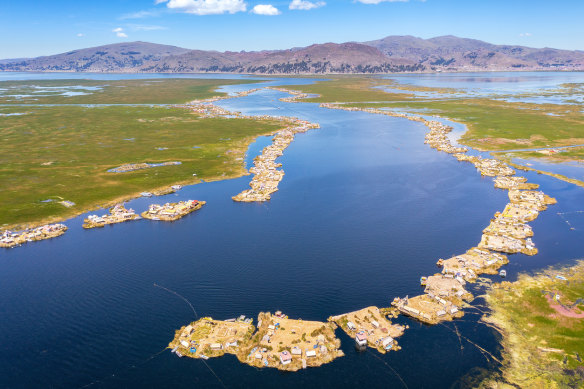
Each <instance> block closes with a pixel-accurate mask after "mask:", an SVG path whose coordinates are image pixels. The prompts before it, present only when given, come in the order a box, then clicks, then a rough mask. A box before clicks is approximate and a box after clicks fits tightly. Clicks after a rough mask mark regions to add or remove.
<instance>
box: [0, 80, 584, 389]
mask: <svg viewBox="0 0 584 389" xmlns="http://www.w3.org/2000/svg"><path fill="white" fill-rule="evenodd" d="M245 87H246V88H253V87H255V86H254V85H246V86H245ZM229 88H232V87H228V88H226V89H229ZM233 88H241V86H239V87H233ZM285 96H286V94H284V93H281V92H277V91H273V90H269V91H260V92H258V93H254V94H252V95H249V96H247V97H243V98H236V99H230V100H225V101H222V102H220V103H219V105H221V106H222V107H225V108H227V109H231V110H234V111H241V112H243V113H247V114H253V115H261V114H271V115H286V116H297V117H300V118H302V119H307V120H310V121H313V122H318V123H320V124H321V128H320V129H316V130H311V131H309V132H307V133H305V134H299V135H297V136H296V139H295V141H294V142H293V143H292V144H291V146H290V147H289V148H288V149H286V151H285V152H284V155H283V156H282V157H281V158H280V159H279V160H278V161H279V162H282V164H283V170H284V171H285V172H286V175H285V177H284V179H283V181H282V182H281V184H280V187H279V188H280V190H279V191H278V192H276V193H275V194H274V195H273V196H272V200H271V201H269V202H266V203H261V204H253V203H252V204H245V203H235V202H233V201H232V200H231V196H232V195H235V194H237V193H239V192H240V191H241V190H243V189H246V188H247V187H248V183H249V180H250V178H251V177H250V176H246V177H241V178H237V179H232V180H226V181H220V182H210V183H203V184H199V185H194V186H189V187H185V188H183V189H182V190H180V191H179V192H178V193H176V194H171V195H166V196H161V198H156V197H153V198H149V199H144V198H141V199H136V200H134V201H131V202H130V203H129V204H128V206H130V207H133V208H134V209H136V210H137V211H142V210H144V209H146V207H147V205H148V204H150V203H153V202H154V203H156V202H159V203H160V202H167V201H178V200H185V199H191V198H194V199H200V200H205V201H207V205H206V206H205V207H203V208H202V209H201V210H200V211H197V212H196V213H194V214H191V215H189V216H187V217H185V218H183V219H181V220H179V221H176V222H173V223H164V222H153V221H148V220H140V221H137V222H128V223H125V224H119V225H114V226H109V227H106V228H103V229H95V230H83V229H82V228H81V224H82V219H83V216H81V217H78V218H75V219H72V220H69V221H67V222H66V224H67V225H68V226H69V231H68V232H67V233H66V234H65V235H64V236H62V237H60V238H57V239H53V240H48V241H43V242H38V243H31V244H28V245H25V246H23V247H18V248H16V249H12V250H2V251H0V312H2V320H0V345H1V348H2V353H0V386H2V387H13V388H21V387H22V388H24V387H31V386H41V387H48V386H50V387H57V388H59V387H73V386H74V387H83V386H85V385H90V386H89V387H107V388H109V387H162V386H164V387H171V386H172V387H193V386H197V387H222V385H225V386H227V387H251V386H256V387H265V386H275V385H278V386H279V387H286V388H287V387H295V388H297V387H299V386H307V387H355V386H369V387H395V388H399V387H405V385H407V387H410V388H421V387H427V388H430V387H432V388H449V387H451V386H452V385H453V384H455V383H456V382H457V381H458V380H460V379H461V378H462V377H464V376H465V375H467V374H469V373H476V372H477V369H492V368H496V365H493V364H492V363H491V362H490V361H488V360H487V358H486V357H485V355H483V354H482V353H481V352H480V351H479V350H478V349H477V348H476V347H474V346H473V345H472V344H470V343H469V342H467V341H466V340H464V338H468V339H469V340H471V341H472V342H475V343H477V344H479V345H480V346H481V347H484V348H485V349H487V350H489V351H490V352H492V353H493V354H494V355H498V354H499V351H498V341H497V336H496V335H495V333H494V331H493V330H491V329H490V328H488V327H485V326H483V325H481V324H479V323H477V319H478V318H479V317H480V312H478V311H477V310H472V309H471V310H468V311H467V314H466V316H465V317H464V318H463V319H461V320H459V321H456V322H454V323H447V324H445V325H437V326H434V327H428V326H425V325H421V324H419V323H417V322H415V321H413V320H410V319H408V318H404V317H400V318H399V319H398V321H399V322H401V323H405V324H408V325H409V326H410V329H409V330H407V331H406V333H405V334H404V335H403V336H402V337H401V338H399V339H398V342H399V344H400V345H401V346H402V348H403V349H402V350H401V351H399V352H390V353H389V354H386V355H381V354H377V353H376V352H374V351H371V350H369V351H366V352H362V353H360V352H357V351H356V350H355V349H354V346H353V344H354V343H353V340H352V339H350V338H348V337H347V336H345V335H344V334H343V333H341V331H339V330H337V334H338V336H339V337H340V339H341V341H342V349H343V350H344V352H345V354H346V356H345V357H343V358H339V359H337V360H335V361H334V362H332V363H331V364H328V365H325V366H322V367H320V368H314V369H307V370H303V371H300V372H297V373H282V372H279V371H277V370H273V369H263V370H257V369H255V368H252V367H249V366H246V365H242V364H240V363H239V362H238V361H237V360H236V358H235V357H233V356H225V357H222V358H219V359H211V360H209V361H207V363H208V365H209V366H210V367H211V368H212V370H213V372H214V373H215V374H216V375H217V376H215V375H213V374H212V373H211V371H210V370H209V369H208V368H207V366H206V365H205V364H204V363H202V361H200V360H192V359H188V358H183V359H179V358H178V357H177V356H175V355H174V354H171V353H170V351H164V348H165V347H166V345H167V344H168V342H169V341H170V340H172V338H173V336H174V331H175V330H176V329H178V328H180V326H182V325H185V324H187V323H188V322H190V321H192V320H194V312H193V311H192V310H191V309H190V308H189V306H188V305H187V304H186V303H185V302H184V301H182V300H181V299H180V298H178V297H177V296H175V295H173V294H171V293H168V292H166V291H164V290H162V289H160V288H156V287H154V283H157V284H159V285H162V286H164V287H167V288H170V289H172V290H174V291H176V292H178V293H180V294H181V295H182V296H184V297H185V298H187V299H188V300H189V301H190V302H191V303H192V304H193V306H194V308H195V310H196V314H198V315H200V316H212V317H213V318H216V319H227V318H231V317H236V316H238V315H240V314H244V315H247V316H249V317H253V318H254V319H255V318H256V317H257V313H258V312H260V311H272V312H274V311H276V310H282V311H283V312H285V313H286V314H288V315H289V316H290V317H291V318H303V319H307V320H308V319H310V320H323V321H324V320H326V319H327V317H328V316H330V315H334V314H341V313H344V312H348V311H352V310H356V309H360V308H362V307H365V306H369V305H378V306H388V305H389V303H390V301H391V300H392V299H393V298H394V297H395V296H405V295H410V296H412V295H415V294H418V293H420V292H421V290H422V289H421V287H420V286H419V278H420V276H421V275H430V274H433V273H434V272H435V271H438V268H437V267H436V265H435V263H436V261H437V260H438V258H441V257H449V256H450V255H452V254H458V253H462V252H464V251H466V250H467V249H468V248H470V247H472V246H473V245H476V244H477V243H478V242H479V240H480V237H481V231H482V229H483V228H484V227H485V226H487V225H488V223H489V219H490V218H491V217H492V216H493V214H494V213H495V212H496V211H498V210H502V209H503V207H504V206H505V204H506V203H507V201H508V199H507V192H506V191H503V190H497V189H495V188H494V187H493V182H492V180H491V179H489V178H481V176H480V174H479V173H477V171H476V169H475V168H474V167H473V166H472V165H471V164H468V163H460V162H458V161H457V160H456V159H455V158H453V157H451V156H449V155H447V154H445V153H440V152H437V151H435V150H433V149H431V148H429V147H428V146H427V145H425V144H424V135H425V134H426V131H427V128H426V127H425V126H423V125H422V124H420V123H417V122H411V121H408V120H405V119H400V118H392V117H387V116H382V115H372V114H366V113H361V112H345V111H340V110H328V109H323V108H319V107H318V105H316V104H309V103H297V104H294V103H283V102H280V101H279V100H278V99H279V98H281V97H285ZM269 142H270V140H269V138H267V137H260V138H259V139H258V141H257V142H256V143H254V144H252V145H251V146H250V149H249V152H248V156H247V161H246V162H247V164H248V166H251V160H252V159H253V157H254V156H255V155H257V154H258V153H259V152H261V149H262V147H264V146H266V145H267V144H269ZM526 176H527V177H528V178H529V179H530V181H532V182H536V183H539V184H540V185H541V189H542V190H543V191H544V192H546V193H547V194H549V195H551V196H553V197H556V198H557V199H558V205H555V206H551V207H550V208H549V209H548V211H545V212H543V213H542V214H541V216H540V217H539V219H537V220H536V221H535V222H533V223H531V224H532V225H533V229H534V233H535V236H534V242H535V244H536V245H537V247H538V248H539V250H540V253H539V254H538V255H536V256H535V257H527V256H524V255H512V256H511V257H510V264H509V265H508V266H507V267H506V269H507V272H508V278H509V279H511V280H512V279H513V278H514V277H515V276H516V274H517V272H518V271H525V270H533V269H538V268H541V267H544V266H547V265H549V264H555V263H563V262H569V261H570V260H571V259H573V258H576V257H579V256H580V257H581V256H583V255H582V254H583V250H582V248H583V246H582V243H581V242H582V239H583V238H584V231H582V230H581V229H574V230H571V229H570V228H569V226H568V225H567V224H566V221H565V218H566V217H568V216H565V215H569V214H570V212H575V211H578V210H581V209H584V205H583V204H584V189H583V188H579V187H577V186H574V185H571V184H567V183H565V182H562V181H559V180H556V179H554V178H551V177H547V176H542V175H537V174H534V173H527V174H526ZM558 212H562V213H563V214H562V215H561V216H560V215H558V214H557V213H558ZM574 215H578V213H574ZM496 278H497V279H498V277H496ZM476 302H477V303H479V304H482V303H483V302H482V301H481V300H480V299H479V300H476ZM254 321H255V320H254ZM457 331H459V332H460V335H461V336H462V337H459V336H458V335H457V334H456V332H457ZM217 377H219V378H217ZM404 383H405V385H404Z"/></svg>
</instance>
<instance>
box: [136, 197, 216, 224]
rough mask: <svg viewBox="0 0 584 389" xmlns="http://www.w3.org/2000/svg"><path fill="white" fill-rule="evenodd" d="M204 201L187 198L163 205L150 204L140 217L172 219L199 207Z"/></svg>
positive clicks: (176, 218)
mask: <svg viewBox="0 0 584 389" xmlns="http://www.w3.org/2000/svg"><path fill="white" fill-rule="evenodd" d="M205 204H206V202H205V201H198V200H187V201H179V202H178V203H166V204H164V205H159V204H150V206H149V207H148V210H147V211H145V212H142V217H143V218H145V219H150V220H164V221H174V220H178V219H180V218H181V217H183V216H185V215H187V214H189V213H191V212H193V211H196V210H198V209H200V208H201V207H202V206H203V205H205Z"/></svg>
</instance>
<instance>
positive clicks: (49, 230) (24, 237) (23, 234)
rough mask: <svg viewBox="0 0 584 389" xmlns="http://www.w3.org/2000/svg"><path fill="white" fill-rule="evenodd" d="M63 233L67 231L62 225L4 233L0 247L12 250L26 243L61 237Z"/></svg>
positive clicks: (0, 237)
mask: <svg viewBox="0 0 584 389" xmlns="http://www.w3.org/2000/svg"><path fill="white" fill-rule="evenodd" d="M65 231H67V226H65V225H64V224H46V225H44V226H40V227H36V228H27V229H24V230H22V231H4V232H2V234H1V235H0V247H4V248H12V247H15V246H20V245H22V244H24V243H28V242H35V241H37V240H45V239H51V238H56V237H57V236H61V235H63V234H64V233H65Z"/></svg>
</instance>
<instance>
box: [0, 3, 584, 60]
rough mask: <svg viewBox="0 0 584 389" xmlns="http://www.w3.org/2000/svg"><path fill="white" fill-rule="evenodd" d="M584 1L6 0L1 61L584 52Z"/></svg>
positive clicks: (1, 11)
mask: <svg viewBox="0 0 584 389" xmlns="http://www.w3.org/2000/svg"><path fill="white" fill-rule="evenodd" d="M583 15H584V1H583V0H570V1H568V0H555V1H550V0H546V1H540V0H531V1H527V0H425V1H423V0H409V1H408V0H402V1H398V0H393V1H388V0H334V1H333V0H328V1H327V0H323V1H318V0H311V1H308V0H273V1H270V0H259V1H257V0H116V1H108V0H102V1H86V0H51V1H49V0H42V1H40V0H36V1H34V0H33V1H19V0H3V1H1V2H0V34H1V36H2V44H1V45H0V58H18V57H31V56H39V55H48V54H56V53H61V52H65V51H68V50H73V49H78V48H84V47H91V46H99V45H103V44H109V43H116V42H123V41H137V40H141V41H147V42H154V43H162V44H170V45H175V46H181V47H186V48H191V49H202V50H219V51H225V50H233V51H240V50H247V51H251V50H263V49H285V48H290V47H297V46H307V45H310V44H312V43H324V42H346V41H365V40H373V39H379V38H382V37H385V36H388V35H414V36H418V37H422V38H431V37H434V36H440V35H456V36H460V37H467V38H474V39H481V40H484V41H488V42H491V43H497V44H520V45H525V46H531V47H546V46H547V47H555V48H562V49H578V50H584V23H583V22H582V16H583Z"/></svg>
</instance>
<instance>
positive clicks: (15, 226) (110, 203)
mask: <svg viewBox="0 0 584 389" xmlns="http://www.w3.org/2000/svg"><path fill="white" fill-rule="evenodd" d="M265 88H266V87H264V88H253V89H250V90H247V91H242V92H238V93H237V94H235V95H225V96H213V97H211V98H208V99H203V100H193V101H189V102H187V103H184V104H170V105H171V106H173V107H176V108H184V109H186V110H190V111H191V112H193V109H194V108H195V107H193V105H196V104H203V105H207V104H208V103H213V102H215V101H221V100H227V99H232V98H237V97H243V96H247V95H248V94H250V93H254V92H257V91H259V90H261V89H265ZM195 102H196V103H195ZM210 106H211V107H215V108H219V107H217V106H215V105H213V104H210ZM212 109H213V108H212ZM219 110H221V109H219ZM205 115H207V116H205ZM228 115H234V116H237V117H241V118H247V119H252V120H257V121H262V119H261V118H257V117H253V116H249V117H246V116H244V115H237V114H236V113H232V112H229V113H225V114H223V115H219V116H228ZM201 117H217V116H213V115H210V116H209V115H208V114H203V115H201ZM270 120H275V121H282V120H278V119H277V118H271V119H270ZM282 125H283V127H282V128H279V129H276V130H272V131H269V132H266V133H262V134H258V135H256V136H251V137H247V138H244V139H243V140H242V141H241V143H242V144H243V145H236V147H234V148H232V150H233V149H244V154H245V153H246V152H247V150H248V149H249V146H250V145H251V144H252V143H253V142H255V141H256V140H257V139H258V138H259V137H261V136H271V135H274V134H276V133H277V132H279V131H282V130H284V129H285V127H286V126H285V123H282ZM243 146H245V147H243ZM240 168H241V171H240V172H238V173H232V174H225V173H223V174H221V175H216V176H211V177H208V178H206V179H205V180H204V181H203V180H202V179H200V178H194V179H193V178H189V179H183V180H180V181H175V182H172V183H170V184H166V185H162V186H157V187H152V188H146V189H142V190H140V192H135V193H130V194H127V195H122V196H119V197H115V198H113V199H110V200H106V201H105V202H103V203H101V202H100V203H95V204H94V205H89V206H86V207H84V208H81V209H78V210H71V212H70V213H65V214H64V215H62V216H50V217H45V218H41V219H38V220H35V221H32V222H28V223H12V224H6V225H2V226H0V232H4V231H8V230H15V231H19V230H24V229H27V228H37V227H41V226H43V225H46V224H51V223H63V222H66V221H68V220H71V219H74V218H76V217H79V216H81V215H83V214H85V213H88V212H94V211H98V210H100V209H107V208H111V207H114V206H115V205H117V204H120V203H125V202H128V201H131V200H135V199H138V198H140V197H143V196H142V195H141V193H142V192H144V191H148V192H160V193H164V192H167V191H168V193H170V190H171V188H172V186H175V185H182V186H187V185H189V186H190V185H197V184H200V183H202V182H216V181H222V180H228V179H234V178H239V177H243V176H246V175H249V174H250V173H249V171H248V170H247V169H246V168H245V161H243V163H242V164H241V165H240Z"/></svg>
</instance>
